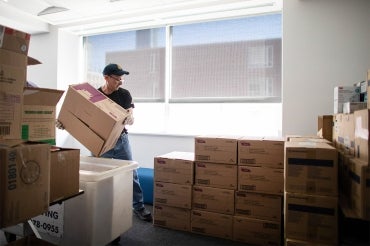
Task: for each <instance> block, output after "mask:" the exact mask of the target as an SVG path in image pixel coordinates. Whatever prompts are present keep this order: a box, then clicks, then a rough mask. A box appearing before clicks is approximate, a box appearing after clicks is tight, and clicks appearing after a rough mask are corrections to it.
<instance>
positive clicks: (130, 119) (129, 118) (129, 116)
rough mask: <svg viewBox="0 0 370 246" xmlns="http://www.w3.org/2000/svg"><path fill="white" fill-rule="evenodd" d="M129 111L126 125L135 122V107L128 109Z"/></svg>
mask: <svg viewBox="0 0 370 246" xmlns="http://www.w3.org/2000/svg"><path fill="white" fill-rule="evenodd" d="M127 113H128V115H127V117H126V119H125V121H124V124H125V125H132V124H134V112H133V108H129V109H127Z"/></svg>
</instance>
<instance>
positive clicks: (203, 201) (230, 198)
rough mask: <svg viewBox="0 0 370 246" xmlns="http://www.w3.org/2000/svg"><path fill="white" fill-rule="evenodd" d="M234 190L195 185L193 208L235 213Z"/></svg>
mask: <svg viewBox="0 0 370 246" xmlns="http://www.w3.org/2000/svg"><path fill="white" fill-rule="evenodd" d="M234 199H235V197H234V190H228V189H220V188H213V187H206V186H199V185H194V186H193V205H192V208H193V209H199V210H206V211H210V212H216V213H223V214H231V215H232V214H234Z"/></svg>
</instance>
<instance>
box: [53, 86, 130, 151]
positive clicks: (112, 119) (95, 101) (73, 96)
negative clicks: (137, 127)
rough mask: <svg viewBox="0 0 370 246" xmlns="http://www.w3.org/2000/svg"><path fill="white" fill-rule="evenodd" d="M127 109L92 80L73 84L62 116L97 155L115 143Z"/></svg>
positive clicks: (65, 125) (71, 129)
mask: <svg viewBox="0 0 370 246" xmlns="http://www.w3.org/2000/svg"><path fill="white" fill-rule="evenodd" d="M127 115H128V114H127V111H126V110H125V109H124V108H122V107H121V106H120V105H118V104H117V103H115V102H114V101H112V100H111V99H109V98H108V97H106V96H105V95H104V94H103V93H101V92H100V91H98V90H97V89H95V88H94V87H93V86H92V85H90V84H89V83H81V84H75V85H70V86H69V88H68V90H67V94H66V97H65V99H64V102H63V105H62V108H61V110H60V113H59V116H58V120H59V121H60V122H61V123H62V124H63V126H64V128H65V130H67V131H68V132H69V133H70V134H71V135H72V136H73V137H75V138H76V139H77V140H78V141H79V142H80V143H81V144H83V145H84V146H85V147H86V148H87V149H88V150H90V151H91V152H92V154H93V155H95V156H100V155H102V154H104V153H105V152H107V151H108V150H110V149H111V148H113V147H114V145H115V144H116V142H117V140H118V138H119V136H120V135H121V133H122V131H123V129H124V124H123V123H124V121H125V119H126V117H127Z"/></svg>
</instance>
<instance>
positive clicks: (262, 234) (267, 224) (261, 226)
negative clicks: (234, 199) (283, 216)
mask: <svg viewBox="0 0 370 246" xmlns="http://www.w3.org/2000/svg"><path fill="white" fill-rule="evenodd" d="M233 228H234V231H233V240H234V241H239V242H244V243H247V244H250V245H261V246H262V245H276V246H278V245H281V241H282V240H281V226H280V222H276V221H268V220H260V219H254V218H248V217H242V216H234V219H233Z"/></svg>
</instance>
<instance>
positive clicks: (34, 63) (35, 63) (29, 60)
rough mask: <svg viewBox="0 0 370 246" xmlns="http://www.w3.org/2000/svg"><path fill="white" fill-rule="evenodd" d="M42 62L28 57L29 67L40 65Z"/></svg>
mask: <svg viewBox="0 0 370 246" xmlns="http://www.w3.org/2000/svg"><path fill="white" fill-rule="evenodd" d="M38 64H41V62H40V61H39V60H37V59H35V58H33V57H30V56H27V65H38Z"/></svg>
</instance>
